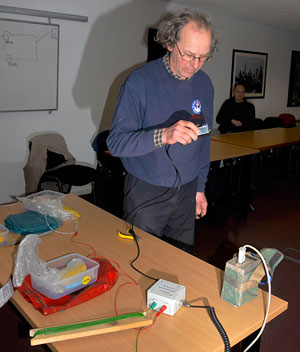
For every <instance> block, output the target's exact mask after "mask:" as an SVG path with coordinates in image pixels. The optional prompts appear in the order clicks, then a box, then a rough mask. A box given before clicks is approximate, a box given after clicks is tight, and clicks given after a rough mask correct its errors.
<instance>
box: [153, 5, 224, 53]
mask: <svg viewBox="0 0 300 352" xmlns="http://www.w3.org/2000/svg"><path fill="white" fill-rule="evenodd" d="M191 21H192V22H195V23H196V25H197V26H198V28H199V29H203V28H204V29H206V30H209V31H210V32H211V37H212V40H211V47H210V55H211V56H212V55H213V53H215V52H216V51H217V50H218V45H219V42H220V32H219V31H218V30H216V29H215V27H214V25H213V22H212V20H211V18H210V17H209V16H207V15H206V14H205V13H202V12H199V11H196V10H195V9H192V8H187V9H185V10H183V11H180V12H177V13H175V14H168V15H167V16H166V17H164V18H163V19H162V20H161V21H160V22H159V24H158V30H157V33H156V37H155V41H156V42H158V43H160V44H161V46H162V47H164V48H166V49H167V48H168V46H171V47H172V48H173V47H175V44H176V42H177V41H179V40H180V34H181V31H182V29H183V27H184V26H185V25H186V24H187V23H189V22H191Z"/></svg>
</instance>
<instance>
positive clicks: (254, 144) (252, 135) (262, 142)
mask: <svg viewBox="0 0 300 352" xmlns="http://www.w3.org/2000/svg"><path fill="white" fill-rule="evenodd" d="M211 139H212V140H213V141H217V142H223V143H229V144H235V145H239V146H243V147H248V148H253V149H258V150H266V149H270V148H277V147H283V146H286V145H291V144H297V143H300V126H296V127H291V128H281V127H279V128H270V129H265V130H255V131H248V132H240V133H230V134H222V135H214V136H212V137H211Z"/></svg>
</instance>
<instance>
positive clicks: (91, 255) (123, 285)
mask: <svg viewBox="0 0 300 352" xmlns="http://www.w3.org/2000/svg"><path fill="white" fill-rule="evenodd" d="M77 234H78V232H75V233H74V235H73V236H72V237H71V241H72V242H73V243H77V244H81V245H83V246H87V247H89V248H90V249H91V250H92V252H93V254H89V255H88V258H91V257H92V258H99V259H106V260H108V261H110V262H112V263H114V264H116V265H117V267H118V268H119V270H120V271H121V272H122V273H123V274H125V275H126V276H127V277H128V278H129V279H130V280H132V281H133V282H126V283H124V284H122V285H121V286H119V287H118V289H117V291H116V295H115V313H116V315H118V311H117V300H118V296H119V293H120V291H121V289H122V288H123V287H125V286H127V285H136V286H138V283H137V282H136V281H135V280H134V278H132V277H131V276H130V275H128V274H127V273H126V272H125V271H124V270H123V269H122V268H121V266H120V265H119V263H117V262H116V261H114V260H112V259H109V258H106V257H102V256H100V255H97V254H96V251H95V249H94V247H93V246H91V245H90V244H88V243H85V242H80V241H75V239H74V238H75V237H76V236H77Z"/></svg>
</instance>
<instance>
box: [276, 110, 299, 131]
mask: <svg viewBox="0 0 300 352" xmlns="http://www.w3.org/2000/svg"><path fill="white" fill-rule="evenodd" d="M279 118H280V119H281V121H282V127H286V128H289V127H296V118H295V116H294V115H293V114H285V113H284V114H280V115H279Z"/></svg>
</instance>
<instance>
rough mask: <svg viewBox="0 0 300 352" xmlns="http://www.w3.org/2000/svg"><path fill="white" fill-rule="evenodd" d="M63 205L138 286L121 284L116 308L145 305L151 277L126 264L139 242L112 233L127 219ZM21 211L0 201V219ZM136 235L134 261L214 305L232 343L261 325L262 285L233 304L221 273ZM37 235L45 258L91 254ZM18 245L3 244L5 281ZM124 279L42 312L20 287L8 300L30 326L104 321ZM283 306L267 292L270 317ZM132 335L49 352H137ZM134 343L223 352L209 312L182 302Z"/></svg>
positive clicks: (71, 199)
mask: <svg viewBox="0 0 300 352" xmlns="http://www.w3.org/2000/svg"><path fill="white" fill-rule="evenodd" d="M65 205H67V206H69V207H71V208H73V209H75V210H77V211H78V212H79V213H81V219H80V221H79V226H78V236H77V237H76V238H77V240H78V241H83V242H85V243H89V244H90V245H92V246H93V247H94V248H95V250H96V251H97V253H98V254H99V255H101V256H104V257H107V258H111V259H113V260H115V261H117V262H118V263H119V264H120V265H121V267H122V269H123V270H124V271H126V272H127V273H128V274H130V275H131V276H132V277H134V278H135V280H137V282H138V284H139V286H134V285H130V286H125V287H124V288H123V289H122V290H121V292H120V294H119V296H118V299H117V308H118V314H125V313H129V312H137V311H144V310H146V304H145V302H146V291H147V289H148V288H149V287H151V286H152V285H153V284H154V282H153V281H152V280H151V279H148V278H145V277H144V276H141V275H140V274H139V273H137V272H136V271H134V270H133V269H132V268H131V267H130V261H131V260H132V259H134V258H135V256H136V254H137V248H136V244H135V242H134V241H132V240H126V239H120V238H119V237H118V236H117V231H125V223H124V221H122V220H120V219H119V218H116V217H114V216H112V215H110V214H108V213H106V212H105V211H103V210H101V209H100V208H97V207H96V206H93V205H92V204H90V203H88V202H86V201H85V200H83V199H81V198H79V197H77V196H75V195H72V194H70V195H67V196H66V197H65ZM21 211H22V209H21V206H20V204H16V205H12V206H0V222H1V223H3V222H4V219H5V218H6V216H7V215H9V214H13V213H17V212H21ZM60 230H61V231H71V230H72V224H65V225H64V226H63V227H62V228H60ZM136 233H137V235H138V236H140V237H141V238H142V242H141V243H140V250H141V254H140V258H139V259H138V261H137V262H136V263H135V265H136V267H137V268H138V269H139V270H141V271H142V272H144V273H146V274H148V275H151V276H153V277H157V278H162V279H165V280H168V281H172V282H178V283H180V284H181V285H184V286H185V287H186V300H187V301H188V302H189V303H191V304H194V305H212V306H214V307H215V311H216V314H217V316H218V318H219V320H220V322H221V323H222V325H223V327H224V329H225V330H226V332H227V334H228V336H229V339H230V342H231V345H232V346H233V345H235V344H237V343H238V342H239V341H241V340H242V339H244V338H245V337H247V336H248V335H250V334H251V333H253V332H254V331H256V330H258V329H259V328H260V327H261V324H262V321H263V319H264V313H265V307H266V302H267V294H266V292H264V291H262V290H259V294H258V297H257V298H256V299H255V300H253V301H251V302H248V303H246V304H245V305H244V306H242V307H241V308H235V307H233V306H231V305H230V304H229V303H227V302H225V301H223V300H222V299H221V298H220V292H221V288H222V282H223V271H221V270H219V269H217V268H215V267H214V266H212V265H210V264H208V263H206V262H204V261H202V260H200V259H198V258H196V257H194V256H192V255H189V254H187V253H185V252H183V251H181V250H179V249H177V248H175V247H173V246H171V245H170V244H168V243H166V242H163V241H161V240H160V239H158V238H155V237H153V236H151V235H149V234H147V233H145V232H143V231H141V230H138V229H137V230H136ZM10 237H11V235H10ZM41 238H42V242H41V244H40V245H39V248H38V250H39V256H40V258H42V259H43V260H50V259H53V258H56V257H59V256H62V255H65V254H68V253H81V254H82V255H86V256H87V255H88V254H90V253H91V250H90V249H89V248H88V247H85V246H82V245H79V244H74V243H72V242H71V236H70V235H62V234H57V233H53V234H50V235H46V236H43V237H41ZM16 251H17V247H16V246H10V247H0V282H1V284H5V283H6V282H7V280H8V279H9V277H10V276H11V274H12V271H13V254H14V253H16ZM224 267H225V263H224ZM128 281H129V279H128V278H126V276H125V275H124V274H121V275H120V278H119V281H118V283H117V285H116V286H115V287H114V288H113V289H112V290H111V291H108V292H106V293H104V294H102V295H100V296H98V297H96V298H94V299H92V300H90V301H88V302H85V303H83V304H81V305H78V306H76V307H73V308H71V309H69V310H66V311H63V312H59V313H55V314H53V315H49V316H46V317H45V316H43V315H41V313H39V312H38V311H36V310H34V309H33V307H32V305H31V304H29V303H27V302H26V301H25V299H24V298H23V297H22V296H21V295H20V293H19V292H18V291H17V292H15V294H14V296H13V297H12V302H13V303H14V304H15V306H16V307H17V308H18V309H19V311H20V312H21V313H22V315H23V316H24V317H25V318H26V319H27V320H28V321H29V323H30V324H31V325H32V326H33V327H46V326H51V325H60V324H65V323H71V322H77V321H83V320H93V319H101V318H105V317H111V316H114V315H115V312H114V303H115V293H116V289H117V288H118V287H119V286H120V285H121V284H122V283H124V282H128ZM287 306H288V304H287V302H285V301H284V300H282V299H279V298H277V297H275V296H272V302H271V308H270V312H269V318H268V320H269V321H270V320H272V319H274V318H275V317H276V316H278V315H279V314H281V313H282V312H283V311H285V310H286V309H287ZM136 335H137V331H136V330H127V331H122V332H116V333H110V334H104V335H98V336H92V337H87V338H80V339H76V340H69V341H62V342H57V343H53V344H51V345H49V346H50V348H51V349H52V350H53V351H60V352H85V351H87V352H90V351H100V350H101V351H105V352H110V351H111V352H115V351H122V352H134V351H135V341H136ZM138 343H139V350H141V351H143V352H148V351H149V352H150V351H151V352H152V351H160V352H170V351H172V352H176V351H180V352H196V351H197V352H201V351H206V352H213V351H219V352H221V351H224V345H223V341H222V339H221V337H220V335H219V333H218V332H217V330H216V328H215V326H214V324H213V323H212V321H211V319H210V316H209V314H208V312H207V310H206V309H193V308H185V307H182V308H180V310H179V311H178V312H177V313H176V315H175V316H173V317H171V316H168V315H165V314H162V315H161V316H160V317H159V318H158V319H157V321H156V323H155V324H154V325H153V326H152V327H151V328H150V329H148V330H145V331H143V332H142V333H141V334H140V336H139V342H138Z"/></svg>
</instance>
